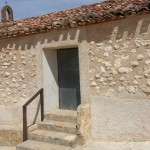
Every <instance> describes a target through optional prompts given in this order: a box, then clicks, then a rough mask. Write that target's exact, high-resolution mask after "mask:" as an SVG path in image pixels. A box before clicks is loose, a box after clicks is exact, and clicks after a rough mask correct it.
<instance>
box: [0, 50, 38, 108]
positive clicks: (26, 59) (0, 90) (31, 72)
mask: <svg viewBox="0 0 150 150" xmlns="http://www.w3.org/2000/svg"><path fill="white" fill-rule="evenodd" d="M0 75H1V78H0V95H1V96H0V105H11V106H12V105H14V104H15V105H16V104H19V103H22V102H23V103H24V101H25V99H26V98H27V97H29V96H30V95H32V93H34V92H35V91H36V90H37V82H36V81H37V78H36V53H35V51H34V50H30V51H29V50H24V51H19V50H15V49H12V48H3V49H2V50H1V51H0Z"/></svg>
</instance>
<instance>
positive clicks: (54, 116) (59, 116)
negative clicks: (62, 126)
mask: <svg viewBox="0 0 150 150" xmlns="http://www.w3.org/2000/svg"><path fill="white" fill-rule="evenodd" d="M45 119H47V120H55V121H62V122H72V123H76V122H77V112H76V111H72V110H63V109H56V110H53V111H51V112H49V113H48V114H45Z"/></svg>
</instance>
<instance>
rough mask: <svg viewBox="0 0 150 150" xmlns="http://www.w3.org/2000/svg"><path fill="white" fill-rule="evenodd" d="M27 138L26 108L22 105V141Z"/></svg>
mask: <svg viewBox="0 0 150 150" xmlns="http://www.w3.org/2000/svg"><path fill="white" fill-rule="evenodd" d="M27 139H28V129H27V109H26V107H23V141H26V140H27Z"/></svg>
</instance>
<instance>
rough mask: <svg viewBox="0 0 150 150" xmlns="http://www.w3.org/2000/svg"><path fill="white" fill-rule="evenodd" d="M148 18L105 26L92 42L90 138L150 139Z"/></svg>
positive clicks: (102, 25) (149, 45) (102, 26)
mask: <svg viewBox="0 0 150 150" xmlns="http://www.w3.org/2000/svg"><path fill="white" fill-rule="evenodd" d="M149 24H150V19H149V15H144V16H131V17H129V18H127V19H124V20H118V21H116V22H109V23H104V24H101V25H100V26H99V27H97V28H96V29H95V30H97V29H98V30H97V31H95V32H94V29H93V32H94V33H95V38H94V36H93V37H92V38H91V41H89V65H90V69H89V74H90V94H91V119H92V129H91V130H92V132H91V133H92V137H93V138H95V139H97V140H101V141H146V140H150V128H149V123H150V119H149V118H150V112H149V110H150V101H149V99H150V36H149V34H150V26H149Z"/></svg>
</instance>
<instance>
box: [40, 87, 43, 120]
mask: <svg viewBox="0 0 150 150" xmlns="http://www.w3.org/2000/svg"><path fill="white" fill-rule="evenodd" d="M40 101H41V121H43V120H44V94H43V89H42V91H41V93H40Z"/></svg>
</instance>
